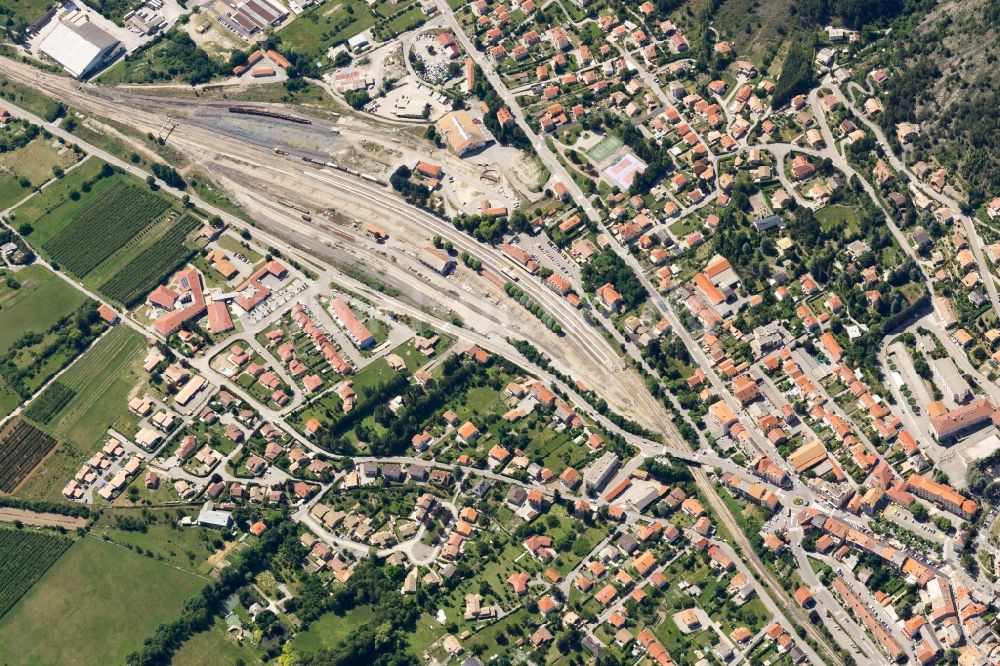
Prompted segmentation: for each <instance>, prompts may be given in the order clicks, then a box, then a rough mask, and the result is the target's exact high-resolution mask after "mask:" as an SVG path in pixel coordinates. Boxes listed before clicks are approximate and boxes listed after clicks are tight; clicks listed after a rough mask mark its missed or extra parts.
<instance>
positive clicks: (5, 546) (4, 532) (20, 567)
mask: <svg viewBox="0 0 1000 666" xmlns="http://www.w3.org/2000/svg"><path fill="white" fill-rule="evenodd" d="M72 543H73V541H72V540H70V539H67V538H65V537H60V536H56V535H54V534H47V533H44V532H33V531H31V530H25V529H20V530H15V529H0V562H3V568H2V569H0V617H3V616H4V615H5V614H6V613H7V611H9V610H10V609H11V607H12V606H13V605H14V604H16V603H17V601H18V599H20V598H21V597H22V596H24V593H25V592H27V591H28V590H30V589H31V586H32V585H34V584H35V581H37V580H38V579H39V578H41V577H42V575H43V574H44V573H45V572H46V571H48V569H49V567H51V566H52V565H53V564H55V562H56V560H58V559H59V556H60V555H62V554H63V553H64V552H66V549H67V548H69V547H70V545H71V544H72Z"/></svg>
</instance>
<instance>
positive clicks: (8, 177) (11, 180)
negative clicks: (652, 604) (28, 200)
mask: <svg viewBox="0 0 1000 666" xmlns="http://www.w3.org/2000/svg"><path fill="white" fill-rule="evenodd" d="M29 194H31V188H30V187H22V186H21V183H20V182H19V181H18V178H17V176H15V175H14V174H12V173H2V174H0V210H6V209H7V208H10V207H11V206H13V205H14V204H16V203H17V202H18V201H20V200H21V199H23V198H24V197H26V196H28V195H29Z"/></svg>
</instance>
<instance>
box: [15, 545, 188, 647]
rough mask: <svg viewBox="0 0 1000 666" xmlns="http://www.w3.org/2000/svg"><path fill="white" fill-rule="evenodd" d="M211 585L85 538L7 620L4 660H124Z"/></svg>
mask: <svg viewBox="0 0 1000 666" xmlns="http://www.w3.org/2000/svg"><path fill="white" fill-rule="evenodd" d="M205 583H206V580H205V579H204V578H201V577H198V576H195V575H193V574H190V573H187V572H184V571H179V570H177V569H174V568H172V567H170V566H168V565H166V564H164V563H162V562H158V561H156V560H154V559H152V558H149V557H146V556H144V555H138V554H136V553H133V552H132V551H129V550H126V549H124V548H122V547H120V546H116V545H114V544H110V543H106V542H103V541H99V540H97V539H95V538H91V537H87V538H84V539H81V540H79V541H77V542H76V543H75V544H74V545H73V546H72V547H71V548H70V549H69V551H68V552H67V553H66V554H65V555H63V557H62V558H61V559H60V560H59V561H58V562H57V563H56V564H55V565H54V566H53V567H52V568H50V569H49V570H48V572H47V573H46V574H45V575H44V576H43V577H42V578H41V579H40V580H39V581H38V582H37V583H36V584H35V585H34V587H32V589H31V590H30V591H29V592H28V594H26V595H25V596H24V597H23V598H22V599H21V601H20V602H18V604H17V605H16V606H14V608H13V609H12V610H11V612H10V613H8V614H7V615H6V616H5V617H4V618H3V619H2V620H0V662H2V663H4V664H10V665H11V666H15V665H17V664H79V665H81V666H83V665H87V664H94V665H103V664H112V663H116V664H120V663H123V662H124V661H125V657H126V656H127V655H128V653H129V652H131V651H132V650H134V649H135V648H137V647H139V645H141V644H142V641H143V639H145V638H146V637H147V636H150V635H152V633H153V632H154V631H155V630H156V627H157V626H158V625H160V624H161V623H163V622H166V621H168V620H171V619H173V618H174V617H176V616H177V615H178V614H179V613H180V611H181V609H182V608H183V606H184V602H185V600H187V599H188V598H189V597H191V596H193V595H194V594H195V593H196V592H197V591H198V590H200V589H201V588H202V587H204V585H205Z"/></svg>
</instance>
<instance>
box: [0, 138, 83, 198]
mask: <svg viewBox="0 0 1000 666" xmlns="http://www.w3.org/2000/svg"><path fill="white" fill-rule="evenodd" d="M76 160H77V156H76V153H74V152H73V151H72V150H69V149H68V148H67V149H65V150H63V151H62V155H60V154H59V151H57V150H56V149H55V148H54V147H53V146H52V139H46V138H45V137H42V136H39V137H38V138H36V139H35V140H34V141H32V142H31V143H29V144H28V145H26V146H24V147H23V148H18V149H17V150H12V151H10V152H9V153H2V154H0V167H3V168H4V169H5V170H8V171H10V172H13V174H14V175H15V176H17V177H19V178H20V177H24V178H27V179H28V180H30V181H31V184H32V185H34V186H36V187H37V186H39V185H41V184H42V183H44V182H46V181H47V180H50V179H51V178H52V167H54V166H56V165H58V166H59V167H61V168H63V169H65V168H67V167H69V166H70V165H72V164H74V163H76Z"/></svg>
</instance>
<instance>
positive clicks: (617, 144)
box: [587, 134, 622, 164]
mask: <svg viewBox="0 0 1000 666" xmlns="http://www.w3.org/2000/svg"><path fill="white" fill-rule="evenodd" d="M621 147H622V140H621V139H619V138H618V137H617V136H615V135H614V134H608V135H607V136H606V137H604V138H603V139H601V140H600V141H599V142H598V143H597V145H595V146H594V147H593V148H591V149H590V150H588V151H587V157H589V158H590V159H591V160H592V161H593V162H594V164H600V163H601V162H603V161H604V160H606V159H608V158H609V157H610V156H611V153H613V152H615V151H616V150H618V149H619V148H621Z"/></svg>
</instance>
